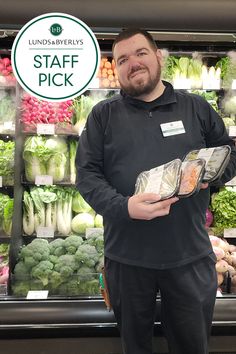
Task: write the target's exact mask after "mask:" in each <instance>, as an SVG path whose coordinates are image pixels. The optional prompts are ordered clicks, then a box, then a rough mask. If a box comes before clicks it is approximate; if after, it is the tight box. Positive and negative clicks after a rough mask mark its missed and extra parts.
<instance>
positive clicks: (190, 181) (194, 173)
mask: <svg viewBox="0 0 236 354" xmlns="http://www.w3.org/2000/svg"><path fill="white" fill-rule="evenodd" d="M205 164H206V162H205V160H203V159H196V160H191V161H185V162H183V163H182V167H181V171H182V173H181V179H180V187H179V192H178V197H189V196H190V195H193V194H195V193H197V192H198V191H199V189H200V184H201V181H202V177H203V175H204V171H205Z"/></svg>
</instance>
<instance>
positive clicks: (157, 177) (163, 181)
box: [135, 159, 182, 199]
mask: <svg viewBox="0 0 236 354" xmlns="http://www.w3.org/2000/svg"><path fill="white" fill-rule="evenodd" d="M181 164H182V162H181V160H180V159H175V160H172V161H170V162H168V163H166V164H164V165H161V166H158V167H155V168H152V169H151V170H149V171H144V172H141V173H140V174H139V175H138V177H137V180H136V184H135V194H139V193H156V194H159V195H160V196H161V199H167V198H170V197H173V196H174V195H176V194H177V192H178V189H179V183H180V176H181Z"/></svg>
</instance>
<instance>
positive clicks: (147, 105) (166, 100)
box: [120, 80, 177, 110]
mask: <svg viewBox="0 0 236 354" xmlns="http://www.w3.org/2000/svg"><path fill="white" fill-rule="evenodd" d="M162 82H163V84H164V86H165V89H164V92H163V93H162V95H161V96H159V97H158V98H156V99H155V100H153V101H151V102H145V101H142V100H139V99H137V98H133V97H131V96H129V95H127V94H126V93H125V92H124V91H123V90H121V91H120V94H121V96H122V97H123V98H124V99H125V100H126V101H127V102H129V103H130V104H132V105H135V106H136V107H140V108H144V109H148V110H152V109H154V108H156V107H159V106H164V105H167V104H172V103H176V102H177V99H176V94H175V91H174V88H173V86H172V85H171V84H170V83H169V82H167V81H164V80H162Z"/></svg>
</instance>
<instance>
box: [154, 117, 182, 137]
mask: <svg viewBox="0 0 236 354" xmlns="http://www.w3.org/2000/svg"><path fill="white" fill-rule="evenodd" d="M160 127H161V131H162V134H163V136H164V137H166V136H171V135H179V134H184V133H185V129H184V125H183V122H182V120H176V121H175V122H170V123H162V124H161V125H160Z"/></svg>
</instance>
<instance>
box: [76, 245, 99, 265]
mask: <svg viewBox="0 0 236 354" xmlns="http://www.w3.org/2000/svg"><path fill="white" fill-rule="evenodd" d="M75 258H76V260H77V262H79V263H82V264H84V265H86V266H88V267H94V266H95V264H96V263H97V261H98V259H99V254H98V252H97V250H96V248H95V247H94V246H91V245H88V244H82V245H81V246H80V247H79V248H78V250H77V251H76V253H75Z"/></svg>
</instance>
